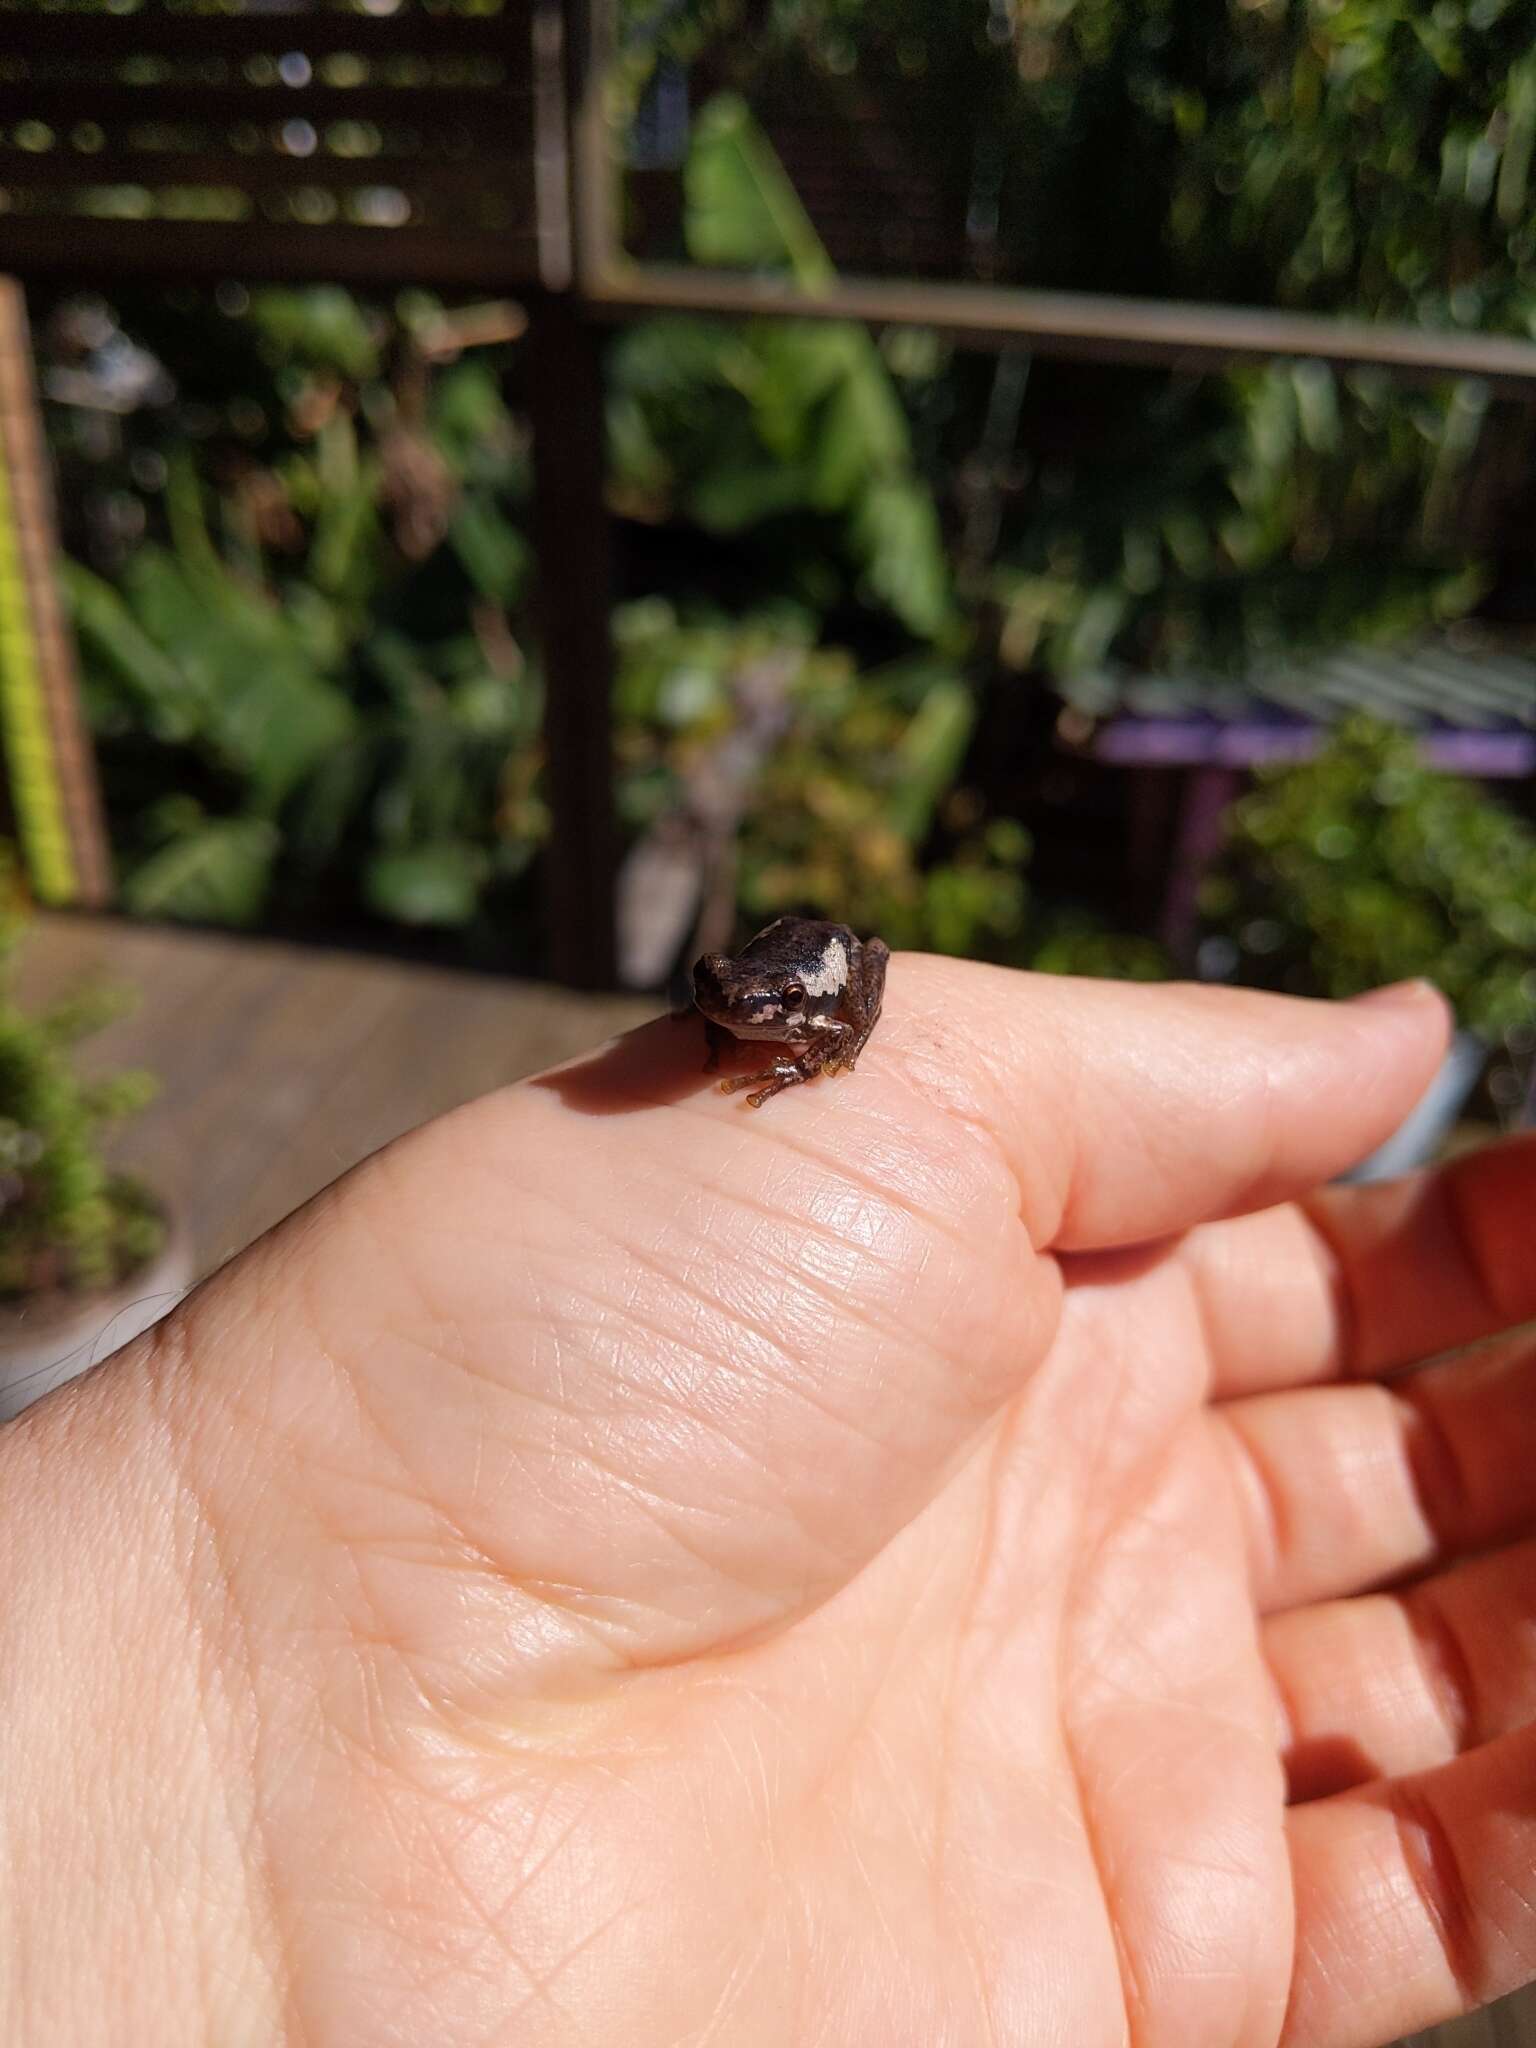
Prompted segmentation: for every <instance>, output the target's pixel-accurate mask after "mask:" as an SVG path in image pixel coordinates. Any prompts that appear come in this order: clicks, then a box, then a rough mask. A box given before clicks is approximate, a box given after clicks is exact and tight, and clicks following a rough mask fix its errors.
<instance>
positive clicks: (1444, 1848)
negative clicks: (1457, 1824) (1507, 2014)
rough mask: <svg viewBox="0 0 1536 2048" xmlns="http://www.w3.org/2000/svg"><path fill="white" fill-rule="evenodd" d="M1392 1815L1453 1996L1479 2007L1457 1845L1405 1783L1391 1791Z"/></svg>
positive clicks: (1470, 1917) (1429, 1802) (1472, 1917)
mask: <svg viewBox="0 0 1536 2048" xmlns="http://www.w3.org/2000/svg"><path fill="white" fill-rule="evenodd" d="M1391 1812H1392V1816H1393V1819H1394V1821H1395V1823H1396V1827H1397V1834H1398V1843H1399V1847H1400V1850H1401V1854H1402V1859H1403V1868H1404V1870H1405V1871H1406V1872H1407V1874H1408V1876H1409V1878H1410V1879H1411V1880H1412V1883H1413V1886H1414V1890H1415V1893H1416V1895H1417V1897H1418V1901H1419V1904H1420V1905H1421V1906H1422V1908H1423V1910H1424V1913H1425V1915H1426V1917H1427V1919H1428V1920H1429V1923H1430V1925H1431V1926H1432V1927H1433V1929H1434V1930H1435V1935H1436V1939H1437V1941H1438V1943H1439V1947H1440V1953H1441V1955H1442V1956H1443V1957H1444V1959H1445V1965H1446V1968H1447V1969H1448V1970H1449V1971H1450V1973H1451V1980H1452V1982H1453V1983H1454V1985H1455V1987H1456V1991H1457V1994H1458V1996H1459V1997H1460V1999H1461V2001H1462V2003H1463V2005H1464V2006H1466V2007H1467V2008H1468V2009H1470V2008H1471V2007H1473V2006H1475V2005H1477V2004H1478V2003H1479V2002H1480V1999H1479V1990H1478V1987H1479V1984H1480V1981H1481V1978H1482V1974H1483V1973H1482V1971H1481V1970H1480V1968H1479V1967H1478V1963H1477V1954H1476V1951H1477V1941H1476V1937H1475V1934H1474V1931H1473V1930H1474V1929H1475V1927H1476V1926H1477V1922H1478V1917H1479V1916H1478V1914H1477V1912H1476V1909H1475V1908H1474V1906H1473V1904H1472V1899H1471V1894H1470V1892H1469V1890H1468V1887H1467V1882H1466V1876H1465V1873H1464V1872H1463V1870H1462V1867H1461V1860H1460V1857H1459V1855H1458V1853H1457V1849H1456V1844H1455V1840H1454V1838H1453V1836H1452V1834H1451V1831H1450V1829H1449V1828H1447V1826H1446V1824H1445V1821H1444V1819H1443V1817H1442V1816H1441V1814H1440V1812H1439V1809H1438V1808H1437V1806H1436V1805H1435V1803H1434V1801H1433V1799H1431V1798H1429V1797H1426V1796H1425V1795H1424V1794H1423V1793H1422V1792H1420V1791H1419V1790H1417V1789H1416V1788H1414V1787H1411V1786H1410V1785H1408V1784H1406V1783H1404V1784H1399V1785H1397V1786H1395V1787H1394V1788H1393V1796H1392V1803H1391Z"/></svg>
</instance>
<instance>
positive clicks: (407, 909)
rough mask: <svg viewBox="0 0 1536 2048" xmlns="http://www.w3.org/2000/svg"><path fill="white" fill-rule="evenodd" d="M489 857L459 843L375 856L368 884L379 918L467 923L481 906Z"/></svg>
mask: <svg viewBox="0 0 1536 2048" xmlns="http://www.w3.org/2000/svg"><path fill="white" fill-rule="evenodd" d="M484 874H485V858H484V855H483V854H482V853H481V852H480V850H479V848H478V847H473V846H469V845H465V844H463V843H460V842H452V841H450V842H448V843H446V844H442V845H436V846H418V847H414V848H412V849H411V850H410V851H409V852H404V853H383V854H378V855H376V856H375V857H374V858H373V859H372V860H371V861H369V863H368V866H367V868H366V870H365V872H364V888H365V890H366V892H367V898H368V901H369V903H370V904H371V905H372V907H373V908H374V909H375V910H376V911H377V912H378V913H379V915H380V916H381V917H387V918H391V919H393V920H394V921H395V922H396V923H399V924H411V925H450V926H452V925H464V924H468V923H469V921H470V919H471V918H472V917H473V916H474V914H475V911H476V909H477V908H478V906H479V900H480V885H481V883H482V881H483V880H484Z"/></svg>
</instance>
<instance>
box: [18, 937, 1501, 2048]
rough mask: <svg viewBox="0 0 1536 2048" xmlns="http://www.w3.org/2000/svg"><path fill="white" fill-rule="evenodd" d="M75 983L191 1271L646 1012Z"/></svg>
mask: <svg viewBox="0 0 1536 2048" xmlns="http://www.w3.org/2000/svg"><path fill="white" fill-rule="evenodd" d="M83 978H99V979H105V980H110V981H114V982H119V983H123V984H126V985H127V986H129V987H131V988H134V989H136V990H137V991H138V994H139V1004H138V1007H137V1009H136V1010H135V1011H134V1012H133V1013H132V1014H131V1015H130V1016H128V1017H126V1018H124V1019H123V1020H121V1021H120V1022H118V1023H116V1024H113V1025H112V1026H110V1027H109V1029H108V1030H106V1031H105V1032H103V1033H102V1034H101V1037H100V1038H99V1039H98V1040H95V1041H93V1042H92V1044H93V1050H92V1053H91V1060H92V1063H93V1064H110V1065H114V1066H121V1065H128V1066H137V1065H143V1066H147V1067H151V1068H153V1069H154V1070H155V1072H156V1073H157V1074H158V1075H159V1076H160V1078H161V1083H162V1087H161V1094H160V1096H159V1099H158V1100H157V1101H156V1103H155V1104H154V1105H153V1107H152V1108H150V1109H149V1110H147V1111H146V1112H145V1113H144V1115H143V1116H142V1117H141V1118H140V1119H138V1120H137V1122H135V1124H134V1125H133V1127H132V1129H131V1131H130V1132H129V1133H128V1134H127V1135H126V1136H125V1138H124V1139H123V1141H122V1143H121V1145H120V1146H119V1148H118V1149H119V1153H120V1157H121V1163H122V1164H123V1165H124V1166H127V1167H131V1168H133V1169H135V1170H137V1171H138V1172H140V1173H141V1174H142V1175H143V1176H144V1177H145V1179H147V1180H149V1181H150V1182H152V1183H153V1185H154V1186H155V1187H157V1188H158V1189H159V1190H160V1191H161V1192H162V1193H163V1194H164V1195H165V1196H166V1197H167V1199H168V1200H169V1201H170V1202H171V1203H172V1204H173V1205H174V1206H175V1207H176V1208H177V1209H178V1210H179V1212H180V1213H181V1214H182V1215H183V1216H184V1217H185V1218H186V1219H187V1221H188V1223H189V1224H190V1226H191V1229H192V1232H193V1237H194V1243H195V1246H196V1250H197V1254H198V1260H199V1269H200V1270H201V1271H204V1272H207V1271H211V1270H212V1268H213V1267H214V1266H216V1265H218V1264H220V1263H221V1262H222V1261H223V1260H224V1259H226V1258H228V1257H230V1256H231V1255H232V1254H233V1253H235V1252H237V1251H239V1250H241V1249H242V1248H243V1247H244V1246H245V1245H246V1244H248V1243H249V1242H250V1241H251V1239H252V1238H254V1237H257V1236H259V1235H260V1233H261V1232H262V1231H263V1230H265V1229H267V1228H268V1227H269V1226H270V1225H271V1224H273V1223H276V1222H277V1221H278V1220H279V1219H280V1218H281V1217H283V1216H285V1215H286V1214H287V1213H288V1211H289V1210H290V1209H293V1208H296V1207H297V1206H298V1204H299V1203H301V1202H304V1201H307V1200H308V1199H309V1197H310V1196H311V1195H312V1194H315V1193H317V1192H318V1190H319V1189H320V1188H322V1187H324V1186H325V1185H326V1183H327V1182H328V1181H331V1180H334V1179H335V1178H336V1176H337V1175H338V1174H339V1173H342V1172H344V1171H345V1170H346V1169H347V1168H348V1167H349V1166H352V1165H355V1164H356V1162H357V1161H358V1160H359V1159H362V1158H364V1157H366V1155H367V1154H368V1153H369V1152H372V1151H375V1150H376V1149H377V1148H378V1147H379V1146H380V1145H382V1144H385V1143H386V1142H387V1141H388V1140H389V1139H390V1138H393V1137H397V1136H398V1135H399V1134H400V1133H401V1132H402V1131H406V1130H409V1129H410V1128H411V1127H412V1126H413V1125H415V1124H419V1123H422V1122H425V1120H426V1119H427V1118H428V1117H432V1116H436V1115H438V1114H439V1113H440V1112H442V1111H443V1110H446V1109H451V1108H453V1107H454V1106H455V1105H456V1104H458V1103H460V1102H465V1101H468V1100H469V1099H470V1098H471V1097H473V1096H476V1095H480V1094H483V1093H484V1092H485V1091H486V1090H487V1089H490V1088H495V1087H499V1086H500V1085H501V1084H502V1083H504V1082H507V1081H512V1080H516V1079H517V1078H518V1077H519V1076H520V1075H523V1074H529V1073H534V1072H536V1071H537V1070H538V1069H539V1068H540V1067H544V1066H548V1065H550V1064H552V1063H553V1062H554V1061H556V1060H561V1059H566V1058H569V1057H570V1056H571V1055H572V1054H574V1053H577V1052H580V1051H581V1050H583V1048H585V1047H587V1046H590V1045H594V1044H596V1043H597V1042H598V1041H599V1040H600V1039H603V1038H605V1037H608V1036H610V1035H611V1034H612V1033H613V1032H616V1031H622V1030H625V1029H627V1028H628V1027H629V1026H630V1025H632V1024H636V1023H638V1022H640V1020H641V1019H642V1018H644V1017H646V1016H648V1015H652V1014H654V1012H655V1010H656V1007H657V1005H656V1004H655V1003H654V1002H649V1001H644V1000H637V999H635V998H633V997H623V996H579V995H571V994H569V993H567V992H565V991H563V990H558V989H549V988H543V987H538V986H534V985H530V984H526V983H516V982H502V981H492V980H487V979H485V978H482V977H480V976H477V975H467V974H452V973H444V972H442V971H440V970H438V969H433V968H421V967H408V966H399V965H396V964H394V963H392V962H388V961H380V960H373V959H366V958H359V957H357V956H355V955H351V954H341V953H328V952H323V951H314V950H311V949H309V948H300V947H294V946H289V945H283V944H279V943H274V942H272V941H268V940H260V939H249V938H225V937H223V936H219V935H210V934H207V933H203V932H177V931H168V930H161V929H153V928H146V927H142V926H134V925H128V924H122V923H118V922H116V921H114V920H105V919H75V918H65V917H45V918H43V919H41V920H40V921H39V925H38V929H37V930H36V932H35V933H34V935H33V936H32V938H31V939H30V940H29V942H28V947H27V952H26V955H25V957H24V960H23V965H22V973H21V985H22V991H23V994H24V995H26V996H28V997H37V998H39V999H42V998H46V997H49V996H52V995H56V994H59V993H61V992H62V991H64V990H65V989H67V988H68V987H70V986H71V985H73V984H75V983H78V982H79V981H80V980H81V979H83ZM1413 2048H1536V1994H1533V1993H1526V1994H1524V1995H1522V1996H1521V1997H1519V1998H1516V1999H1508V2000H1506V2001H1505V2002H1504V2003H1503V2004H1502V2005H1500V2006H1496V2007H1494V2008H1493V2009H1492V2010H1491V2011H1489V2012H1487V2013H1482V2014H1479V2015H1477V2016H1476V2017H1475V2018H1473V2019H1470V2020H1464V2021H1462V2022H1461V2023H1460V2024H1459V2025H1457V2026H1453V2027H1440V2028H1436V2029H1434V2030H1433V2031H1432V2032H1430V2033H1427V2034H1418V2035H1415V2036H1414V2037H1413Z"/></svg>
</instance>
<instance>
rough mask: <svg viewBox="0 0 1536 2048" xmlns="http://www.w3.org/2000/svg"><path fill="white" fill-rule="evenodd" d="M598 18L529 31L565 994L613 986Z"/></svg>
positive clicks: (556, 12)
mask: <svg viewBox="0 0 1536 2048" xmlns="http://www.w3.org/2000/svg"><path fill="white" fill-rule="evenodd" d="M600 17H601V6H600V5H599V7H598V8H597V9H596V10H595V11H594V8H593V7H591V6H589V5H585V4H581V0H564V4H563V5H559V6H556V5H555V4H553V0H543V4H542V5H541V6H540V8H539V10H538V12H537V13H536V16H535V31H534V69H535V89H536V94H537V102H538V108H539V115H538V137H537V145H536V148H537V158H538V164H539V169H540V176H541V179H543V181H544V184H545V186H547V188H548V190H549V193H550V196H551V209H550V210H551V214H552V216H558V218H557V219H556V220H555V222H554V225H555V226H556V227H558V228H559V229H560V230H562V232H561V233H554V232H551V233H550V234H549V235H546V236H545V237H544V238H543V240H542V242H541V257H542V263H543V276H544V284H545V291H544V293H543V294H542V295H541V296H540V297H539V298H538V299H536V300H534V301H533V303H532V304H531V305H530V307H529V313H530V321H529V334H528V404H529V412H530V415H531V418H532V424H533V511H534V539H535V544H536V547H537V552H538V579H539V591H540V612H541V616H542V621H543V638H544V690H545V701H544V748H545V763H546V773H547V776H548V782H549V796H550V808H551V813H552V818H553V824H552V830H551V836H550V846H549V855H548V861H547V865H546V889H545V905H546V912H547V916H548V926H549V958H550V971H551V973H552V974H553V975H554V977H555V979H556V980H557V981H562V982H564V983H566V984H567V986H569V987H572V988H612V987H613V986H614V985H615V981H616V978H617V974H618V948H617V941H616V936H615V928H616V922H617V912H616V892H617V876H618V863H617V833H616V831H615V827H614V805H613V731H612V698H613V639H612V631H611V625H610V618H609V614H610V611H611V609H612V605H613V535H612V528H611V525H610V522H609V518H608V507H607V503H606V500H605V497H604V489H603V486H604V479H605V477H606V473H607V432H606V422H605V412H604V393H603V364H602V346H603V344H602V337H601V333H600V330H599V328H598V326H597V324H596V323H595V322H594V321H593V319H592V318H591V317H590V314H589V312H588V310H587V307H586V304H585V290H584V287H585V286H586V284H587V280H588V276H589V273H590V272H591V271H592V269H593V266H594V265H601V264H602V262H603V261H604V260H605V249H606V242H605V236H606V232H607V230H606V226H605V220H606V214H605V211H604V204H603V195H604V194H605V192H606V181H607V179H608V177H609V176H610V167H609V164H608V161H607V155H608V152H607V139H606V131H605V129H604V126H603V113H602V76H601V74H602V68H603V61H604V60H603V41H602V36H601V33H600ZM595 30H597V31H599V32H598V33H596V34H595V33H594V31H595ZM541 189H542V188H541Z"/></svg>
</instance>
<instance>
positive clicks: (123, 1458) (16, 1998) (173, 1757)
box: [0, 1320, 281, 2048]
mask: <svg viewBox="0 0 1536 2048" xmlns="http://www.w3.org/2000/svg"><path fill="white" fill-rule="evenodd" d="M176 1330H177V1325H176V1322H175V1321H174V1320H173V1321H172V1322H171V1323H170V1324H168V1325H162V1326H161V1330H160V1331H159V1332H156V1333H152V1334H151V1336H150V1337H148V1338H145V1339H142V1340H140V1342H139V1343H138V1344H135V1345H134V1346H132V1347H130V1348H129V1349H128V1350H127V1351H125V1352H123V1353H122V1354H121V1355H120V1356H119V1357H118V1358H117V1359H116V1360H115V1361H114V1362H113V1364H112V1365H111V1367H110V1368H109V1369H108V1370H107V1371H106V1372H103V1373H100V1374H93V1375H92V1376H91V1377H90V1378H89V1379H87V1380H86V1381H84V1382H81V1383H79V1384H78V1385H76V1386H74V1387H71V1388H70V1389H68V1390H67V1391H66V1392H65V1393H63V1394H62V1395H60V1396H58V1397H56V1398H55V1399H53V1400H51V1401H48V1402H45V1403H44V1404H42V1405H41V1406H40V1407H39V1408H37V1409H35V1410H33V1411H31V1412H30V1413H29V1414H27V1415H26V1416H24V1417H22V1418H21V1419H20V1420H19V1421H18V1422H16V1423H14V1424H13V1425H11V1426H10V1427H9V1428H7V1429H6V1430H4V1431H3V1432H0V1503H3V1510H0V1583H3V1584H4V1586H5V1588H6V1597H5V1600H4V1603H3V1605H0V1842H3V1851H4V1854H3V1858H0V1944H3V1951H4V1953H5V1954H6V1955H8V1956H9V1957H11V1958H12V1959H13V1960H12V1967H11V1968H9V1969H8V1970H7V1972H6V1973H5V1978H4V1982H3V1988H0V2039H4V2040H7V2041H18V2042H19V2041H25V2042H27V2043H29V2044H32V2048H51V2044H53V2043H55V2042H58V2043H61V2044H63V2043H68V2044H70V2048H74V2044H76V2043H87V2042H96V2041H117V2040H121V2041H124V2042H126V2041H137V2040H147V2039H151V2038H153V2039H154V2040H155V2041H156V2043H157V2044H163V2048H175V2044H178V2043H181V2042H186V2043H187V2044H189V2048H191V2044H193V2043H197V2044H201V2043H204V2042H206V2041H209V2040H228V2041H242V2040H250V2041H258V2040H259V2041H269V2040H273V2039H276V2038H278V2037H279V2035H280V2032H281V2026H280V1977H281V1972H280V1968H279V1955H280V1946H279V1943H278V1940H277V1938H276V1930H275V1929H273V1928H272V1927H270V1926H266V1925H263V1909H262V1903H261V1890H260V1886H259V1883H258V1881H257V1876H256V1873H258V1872H259V1871H260V1869H261V1867H262V1865H261V1851H260V1841H261V1816H260V1814H259V1812H258V1810H257V1806H256V1797H255V1782H256V1781H255V1776H254V1771H253V1758H254V1756H255V1753H256V1748H257V1738H258V1729H257V1726H256V1723H257V1703H256V1700H255V1697H254V1693H253V1689H252V1686H251V1684H250V1680H249V1674H248V1671H247V1670H246V1669H245V1668H244V1660H243V1659H242V1656H241V1653H240V1630H239V1626H238V1619H237V1616H236V1614H235V1612H234V1610H233V1606H232V1603H231V1601H230V1599H229V1597H228V1593H227V1589H226V1585H225V1571H224V1568H223V1565H222V1562H221V1559H220V1555H219V1543H218V1536H217V1531H216V1529H214V1528H213V1527H212V1526H211V1525H210V1523H209V1521H208V1518H207V1517H206V1516H205V1514H204V1513H203V1511H202V1508H201V1506H200V1504H199V1501H198V1499H197V1496H196V1494H195V1492H194V1490H193V1489H192V1488H190V1487H189V1486H188V1485H187V1484H186V1482H185V1480H184V1477H183V1473H182V1467H181V1464H180V1462H179V1459H178V1445H177V1442H176V1438H175V1435H174V1431H173V1430H172V1429H171V1428H170V1427H168V1426H167V1423H166V1420H165V1407H164V1404H163V1402H162V1400H161V1398H160V1396H161V1390H162V1385H163V1379H164V1364H165V1356H166V1353H167V1351H168V1350H171V1349H174V1346H175V1344H176V1341H177V1338H176Z"/></svg>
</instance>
